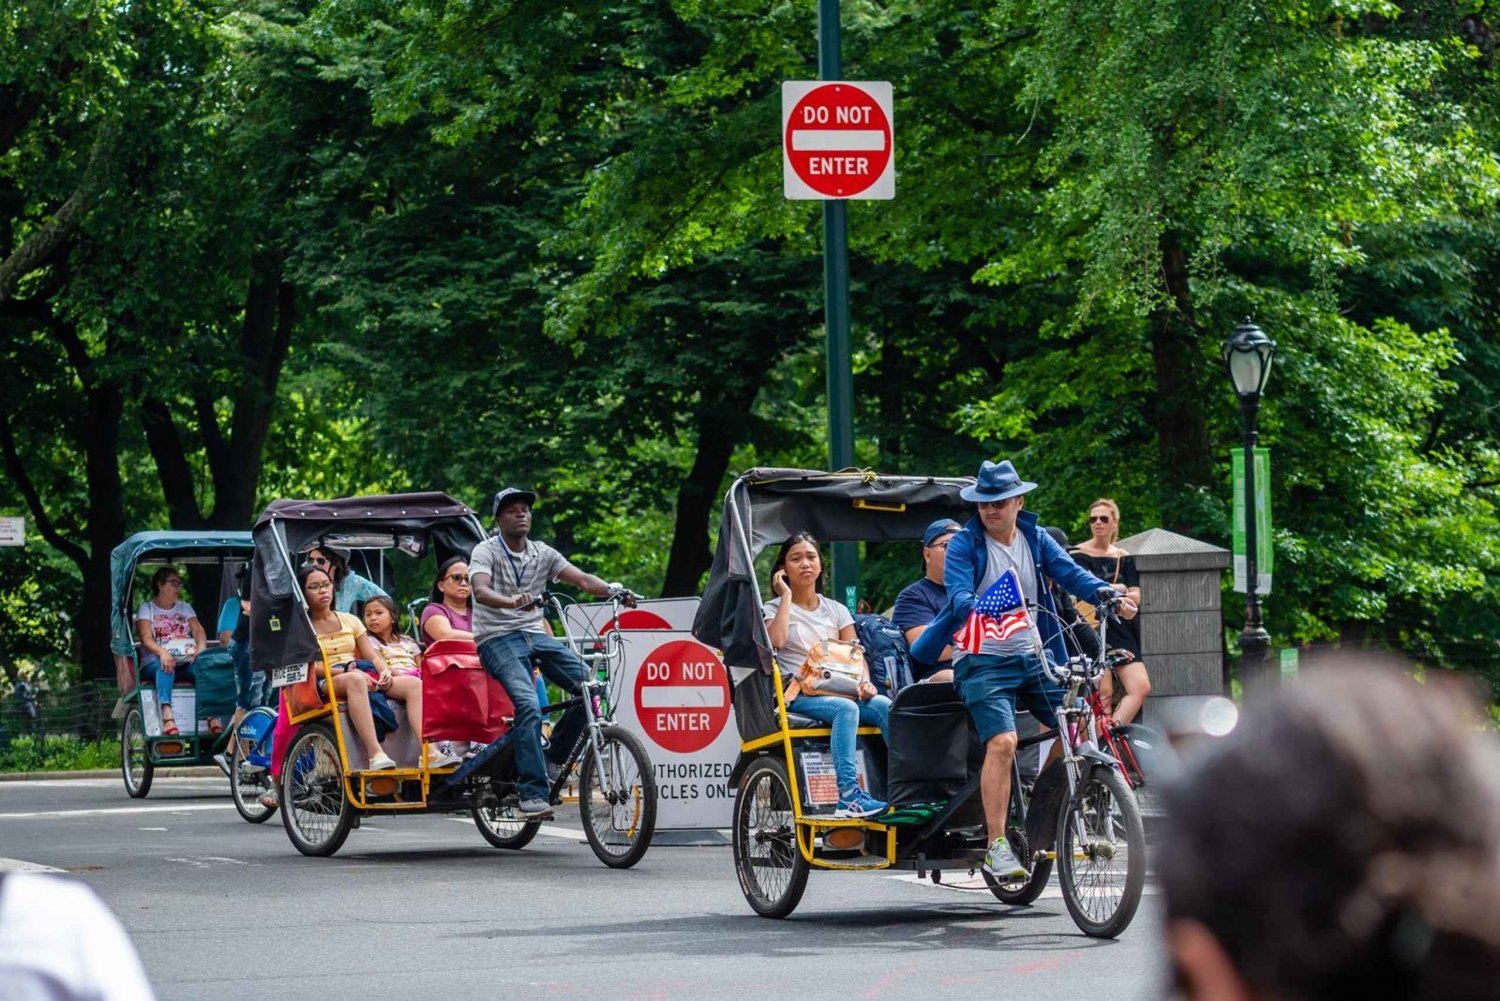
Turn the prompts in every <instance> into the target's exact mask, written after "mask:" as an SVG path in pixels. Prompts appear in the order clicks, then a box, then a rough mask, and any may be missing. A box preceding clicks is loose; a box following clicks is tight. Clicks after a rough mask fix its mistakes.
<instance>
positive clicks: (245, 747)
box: [229, 709, 276, 824]
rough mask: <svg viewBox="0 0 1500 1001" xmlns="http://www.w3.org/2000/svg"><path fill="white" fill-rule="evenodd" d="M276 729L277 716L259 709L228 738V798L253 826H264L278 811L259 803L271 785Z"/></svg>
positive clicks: (247, 717)
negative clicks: (272, 755)
mask: <svg viewBox="0 0 1500 1001" xmlns="http://www.w3.org/2000/svg"><path fill="white" fill-rule="evenodd" d="M275 725H276V716H275V714H273V713H271V712H270V711H269V710H264V709H257V710H255V711H253V712H251V713H249V714H248V715H246V716H245V718H244V719H242V720H240V722H239V725H238V726H236V727H235V729H234V735H233V736H232V737H230V738H229V794H230V795H231V796H232V797H234V808H235V809H236V810H237V811H239V815H240V816H241V817H244V818H245V819H246V820H248V821H249V822H250V823H252V824H263V823H265V822H266V821H267V820H269V819H271V814H273V813H275V812H276V807H274V806H266V805H264V804H262V803H261V801H260V797H261V796H262V795H263V794H264V793H266V792H267V791H268V790H269V789H270V788H271V784H272V781H271V763H270V758H271V731H272V728H273V727H274V726H275Z"/></svg>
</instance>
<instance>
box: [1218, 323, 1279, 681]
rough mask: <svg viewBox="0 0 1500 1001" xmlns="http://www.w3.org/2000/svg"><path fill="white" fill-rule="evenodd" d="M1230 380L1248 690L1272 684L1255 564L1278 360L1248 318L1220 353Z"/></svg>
mask: <svg viewBox="0 0 1500 1001" xmlns="http://www.w3.org/2000/svg"><path fill="white" fill-rule="evenodd" d="M1220 351H1221V354H1222V355H1223V357H1224V368H1225V369H1226V370H1227V371H1228V372H1229V381H1230V382H1232V383H1233V384H1234V392H1235V395H1236V396H1238V397H1239V398H1240V432H1241V435H1242V437H1243V440H1244V445H1245V628H1244V629H1243V630H1242V631H1241V632H1240V658H1241V663H1242V664H1243V665H1244V675H1245V692H1246V695H1247V696H1248V695H1249V694H1250V692H1251V691H1252V690H1253V689H1255V688H1257V687H1259V686H1260V685H1261V684H1262V683H1265V682H1267V681H1268V679H1269V677H1270V672H1269V671H1268V670H1267V665H1266V649H1267V648H1268V647H1269V646H1270V642H1271V637H1270V635H1269V634H1268V633H1267V632H1266V630H1265V627H1264V626H1263V625H1262V624H1261V617H1260V599H1259V597H1258V596H1257V595H1256V593H1255V585H1256V584H1257V583H1258V582H1259V573H1260V570H1259V567H1257V566H1256V564H1255V552H1256V538H1255V527H1256V526H1255V442H1256V438H1257V437H1258V434H1257V431H1256V428H1255V422H1256V417H1257V416H1258V414H1259V411H1260V394H1261V392H1262V391H1264V390H1265V388H1266V380H1268V379H1270V378H1271V362H1272V361H1273V360H1274V359H1275V357H1276V342H1275V341H1273V340H1271V339H1270V338H1269V337H1267V336H1266V332H1265V331H1264V330H1261V329H1260V328H1259V327H1257V326H1256V325H1255V324H1253V323H1251V322H1250V318H1249V317H1248V316H1247V317H1245V318H1244V319H1243V320H1241V321H1240V324H1239V326H1237V327H1235V328H1234V331H1233V332H1232V333H1231V334H1230V335H1229V339H1228V340H1227V341H1225V342H1224V345H1223V347H1222V348H1221V349H1220Z"/></svg>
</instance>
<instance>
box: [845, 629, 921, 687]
mask: <svg viewBox="0 0 1500 1001" xmlns="http://www.w3.org/2000/svg"><path fill="white" fill-rule="evenodd" d="M854 631H855V633H856V634H857V635H858V636H859V644H860V646H862V647H864V648H865V660H866V662H867V663H868V664H869V665H870V680H871V681H873V682H875V687H876V688H877V689H879V691H880V694H882V695H886V696H889V697H891V698H895V697H896V693H897V692H899V691H901V689H903V688H905V687H906V686H907V685H909V684H911V681H912V679H911V651H910V650H909V649H908V648H907V645H906V634H905V633H903V632H902V631H901V629H900V628H899V627H898V626H897V625H896V624H895V623H894V622H892V621H891V620H890V619H888V618H886V617H885V616H884V615H875V614H873V613H870V612H865V613H863V614H860V615H856V616H855V617H854Z"/></svg>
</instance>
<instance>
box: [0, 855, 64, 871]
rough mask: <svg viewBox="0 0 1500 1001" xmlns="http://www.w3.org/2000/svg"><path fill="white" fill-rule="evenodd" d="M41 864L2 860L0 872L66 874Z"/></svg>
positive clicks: (13, 859) (18, 860) (0, 861)
mask: <svg viewBox="0 0 1500 1001" xmlns="http://www.w3.org/2000/svg"><path fill="white" fill-rule="evenodd" d="M65 871H66V870H63V869H57V868H54V867H53V866H50V865H42V864H41V863H40V862H27V861H25V860H23V859H18V858H0V872H65Z"/></svg>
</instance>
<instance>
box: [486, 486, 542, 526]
mask: <svg viewBox="0 0 1500 1001" xmlns="http://www.w3.org/2000/svg"><path fill="white" fill-rule="evenodd" d="M511 501H525V502H526V506H527V507H536V494H535V493H534V492H532V491H530V490H522V489H521V488H520V487H506V488H505V489H504V490H501V491H499V492H498V493H496V494H495V499H494V500H492V501H490V520H491V521H494V520H495V519H496V518H498V517H500V511H501V509H503V508H504V507H505V505H507V504H509V503H510V502H511Z"/></svg>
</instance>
